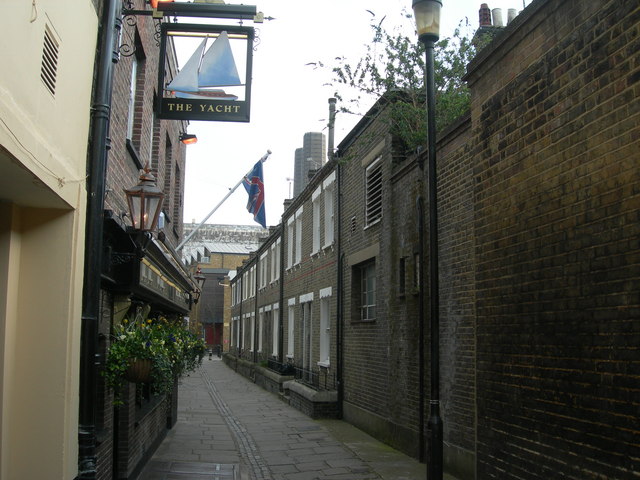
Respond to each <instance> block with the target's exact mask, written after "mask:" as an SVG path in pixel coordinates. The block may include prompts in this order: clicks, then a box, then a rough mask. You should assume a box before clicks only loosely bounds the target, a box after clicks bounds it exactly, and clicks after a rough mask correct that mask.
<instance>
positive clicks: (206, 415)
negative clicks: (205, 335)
mask: <svg viewBox="0 0 640 480" xmlns="http://www.w3.org/2000/svg"><path fill="white" fill-rule="evenodd" d="M139 478H140V480H316V479H317V480H324V479H326V480H373V479H383V480H416V479H424V478H426V467H425V465H423V464H420V463H418V462H417V461H416V460H414V459H412V458H410V457H408V456H406V455H403V454H401V453H399V452H397V451H396V450H393V449H392V448H390V447H388V446H386V445H384V444H382V443H380V442H377V441H375V440H374V439H373V438H372V437H370V436H368V435H366V434H364V433H363V432H362V431H360V430H358V429H356V428H354V427H352V426H350V425H349V424H347V423H346V422H341V421H337V420H321V421H316V420H312V419H310V418H309V417H307V416H305V415H304V414H302V413H301V412H299V411H297V410H295V409H294V408H292V407H290V406H289V405H287V404H285V403H284V402H282V401H281V400H279V399H278V398H277V397H276V396H275V395H273V394H271V393H268V392H266V391H265V390H263V389H261V388H260V387H258V386H256V385H255V384H253V383H252V382H250V381H249V380H247V379H246V378H244V377H242V376H241V375H238V374H236V373H235V372H234V371H233V370H231V369H230V368H228V367H227V366H226V365H225V364H224V363H223V362H222V361H221V360H220V359H217V358H216V359H214V360H208V359H206V358H205V360H204V361H203V365H202V367H201V368H200V369H199V370H198V371H197V372H195V373H192V374H191V375H190V376H189V377H185V378H183V379H182V380H181V383H180V397H179V415H178V423H177V424H176V426H175V427H174V428H173V429H172V430H170V431H169V433H168V434H167V437H166V438H165V440H164V441H163V443H162V444H161V446H160V447H159V448H158V450H157V451H156V453H155V455H154V456H153V457H152V459H151V460H150V461H149V463H148V464H147V466H146V467H145V469H144V470H143V471H142V473H141V475H140V477H139Z"/></svg>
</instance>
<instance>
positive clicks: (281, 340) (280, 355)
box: [276, 219, 289, 365]
mask: <svg viewBox="0 0 640 480" xmlns="http://www.w3.org/2000/svg"><path fill="white" fill-rule="evenodd" d="M277 241H278V239H276V242H277ZM283 244H284V221H283V220H282V219H281V220H280V252H278V254H279V255H280V265H279V267H280V272H279V273H278V275H279V276H280V309H279V312H280V323H279V327H280V332H279V338H278V343H279V344H280V348H279V349H278V362H279V363H280V365H284V248H283V247H282V245H283ZM288 319H289V317H288V312H287V321H288Z"/></svg>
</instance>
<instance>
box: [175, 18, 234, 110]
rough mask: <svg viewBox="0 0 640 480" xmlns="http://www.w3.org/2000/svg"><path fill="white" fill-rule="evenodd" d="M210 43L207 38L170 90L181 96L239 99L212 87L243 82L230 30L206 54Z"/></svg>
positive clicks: (222, 33)
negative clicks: (230, 39)
mask: <svg viewBox="0 0 640 480" xmlns="http://www.w3.org/2000/svg"><path fill="white" fill-rule="evenodd" d="M206 43H207V39H206V38H205V39H204V40H203V41H202V43H201V44H200V46H199V47H198V48H197V49H196V50H195V52H193V55H191V58H189V60H188V61H187V63H186V64H185V66H184V68H183V69H182V70H180V72H178V74H177V75H176V77H175V78H174V79H173V81H172V82H171V83H169V85H167V90H171V91H173V92H174V93H175V96H176V97H178V98H208V99H211V98H218V99H223V100H235V99H237V98H238V97H237V96H236V95H232V94H227V93H226V92H225V91H224V90H222V89H220V88H212V87H229V86H241V85H242V82H241V81H240V77H239V75H238V69H237V68H236V63H235V61H234V58H233V52H232V51H231V45H230V44H229V37H228V35H227V32H226V31H223V32H221V33H220V35H219V36H218V38H216V40H215V41H214V42H213V45H211V47H210V48H209V49H208V50H207V52H206V53H204V50H205V48H206ZM203 54H204V55H203Z"/></svg>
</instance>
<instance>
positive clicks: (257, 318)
mask: <svg viewBox="0 0 640 480" xmlns="http://www.w3.org/2000/svg"><path fill="white" fill-rule="evenodd" d="M259 258H260V257H258V256H256V257H255V259H256V264H255V266H256V275H255V277H256V278H255V280H254V281H253V291H254V292H255V298H254V300H253V345H252V346H251V347H252V348H253V355H252V357H253V363H255V364H257V363H258V340H260V339H259V338H258V323H259V321H260V316H259V314H258V300H259V297H258V293H260V292H259V290H258V279H259V278H260V262H259V261H258V260H259ZM260 346H261V347H262V345H260Z"/></svg>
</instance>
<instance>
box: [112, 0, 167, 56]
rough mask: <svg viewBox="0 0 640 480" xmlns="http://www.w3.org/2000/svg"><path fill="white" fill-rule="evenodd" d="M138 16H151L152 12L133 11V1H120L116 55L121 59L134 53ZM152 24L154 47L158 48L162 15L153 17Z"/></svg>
mask: <svg viewBox="0 0 640 480" xmlns="http://www.w3.org/2000/svg"><path fill="white" fill-rule="evenodd" d="M139 15H145V16H153V12H151V11H147V10H134V9H133V0H122V18H121V19H120V22H119V25H118V28H119V29H120V44H119V45H118V53H119V54H120V55H122V56H123V57H131V56H132V55H135V53H136V50H137V45H136V27H137V25H138V16H139ZM153 23H154V33H153V38H154V39H155V41H156V47H159V46H160V25H161V24H162V15H160V16H159V17H155V16H153Z"/></svg>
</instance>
